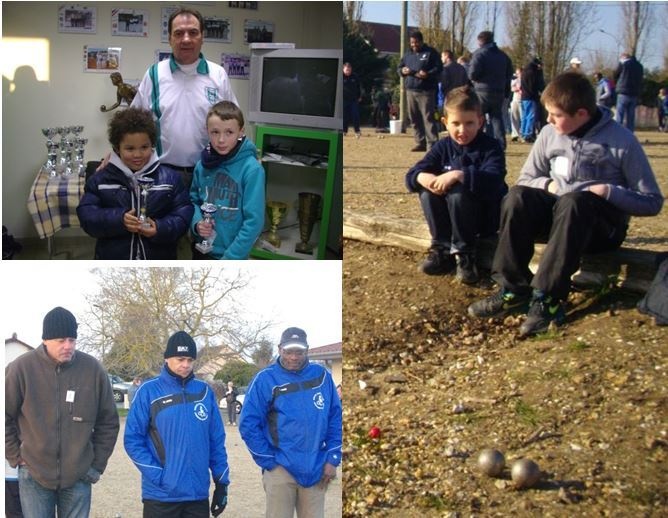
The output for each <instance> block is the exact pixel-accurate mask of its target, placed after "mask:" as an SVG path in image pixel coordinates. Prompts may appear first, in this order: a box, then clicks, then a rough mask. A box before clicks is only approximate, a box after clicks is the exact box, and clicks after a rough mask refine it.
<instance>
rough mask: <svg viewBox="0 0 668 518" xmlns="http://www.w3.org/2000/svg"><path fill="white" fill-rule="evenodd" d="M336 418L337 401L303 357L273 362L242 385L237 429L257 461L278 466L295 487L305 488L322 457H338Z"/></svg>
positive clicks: (321, 371)
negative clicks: (294, 364)
mask: <svg viewBox="0 0 668 518" xmlns="http://www.w3.org/2000/svg"><path fill="white" fill-rule="evenodd" d="M341 419H342V416H341V401H340V400H339V396H338V394H337V392H336V387H335V385H334V381H333V380H332V376H331V375H330V374H329V372H327V371H326V370H325V368H324V367H322V366H320V365H316V364H315V363H310V362H308V361H307V363H306V365H305V366H304V367H303V368H302V369H300V370H299V371H289V370H287V369H284V368H283V367H282V366H281V364H280V362H279V361H277V362H276V363H274V364H272V365H270V366H269V367H267V368H266V369H264V370H262V371H260V372H258V373H257V375H256V376H255V378H254V379H253V382H252V383H251V385H250V387H249V388H248V391H247V392H246V398H245V399H244V406H243V408H242V409H241V422H240V423H239V432H240V433H241V437H242V438H243V440H244V442H245V443H246V446H247V447H248V449H249V450H250V453H251V455H252V456H253V460H255V463H256V464H257V465H258V466H260V467H261V468H262V469H268V470H272V469H274V468H275V467H276V466H277V465H280V466H283V467H284V468H285V469H286V470H287V471H288V473H290V474H291V475H292V476H293V477H294V479H295V480H296V481H297V483H298V484H299V485H300V486H303V487H311V486H313V485H315V484H317V483H318V482H319V481H320V479H321V478H322V472H323V467H324V466H325V463H326V462H328V463H330V464H331V465H333V466H338V465H339V464H340V462H341V434H342V429H341Z"/></svg>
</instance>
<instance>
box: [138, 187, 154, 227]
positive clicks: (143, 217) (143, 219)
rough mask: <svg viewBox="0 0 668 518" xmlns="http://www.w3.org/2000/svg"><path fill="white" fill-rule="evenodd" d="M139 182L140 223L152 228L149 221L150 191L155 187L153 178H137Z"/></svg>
mask: <svg viewBox="0 0 668 518" xmlns="http://www.w3.org/2000/svg"><path fill="white" fill-rule="evenodd" d="M137 183H138V184H139V189H140V193H141V195H140V201H139V224H140V225H141V228H143V229H145V230H146V229H149V228H151V224H150V223H149V221H148V214H147V209H148V191H149V190H150V189H151V187H153V178H148V177H146V176H143V177H141V178H137Z"/></svg>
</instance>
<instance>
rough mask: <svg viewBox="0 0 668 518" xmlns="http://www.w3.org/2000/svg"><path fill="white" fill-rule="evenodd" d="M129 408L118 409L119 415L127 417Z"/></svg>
mask: <svg viewBox="0 0 668 518" xmlns="http://www.w3.org/2000/svg"><path fill="white" fill-rule="evenodd" d="M128 412H129V410H128V409H127V408H119V409H118V417H127V416H128Z"/></svg>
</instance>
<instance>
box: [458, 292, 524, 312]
mask: <svg viewBox="0 0 668 518" xmlns="http://www.w3.org/2000/svg"><path fill="white" fill-rule="evenodd" d="M530 298H531V296H530V295H529V294H526V295H521V294H518V293H513V292H512V291H508V290H506V289H504V288H501V289H500V290H499V291H497V292H496V293H495V294H494V295H491V296H490V297H487V298H486V299H482V300H478V301H477V302H474V303H473V304H471V305H470V306H469V309H468V313H469V315H471V316H472V317H479V318H490V317H502V316H505V315H507V314H508V313H512V312H515V311H523V310H524V309H525V308H526V305H527V303H528V302H529V300H530Z"/></svg>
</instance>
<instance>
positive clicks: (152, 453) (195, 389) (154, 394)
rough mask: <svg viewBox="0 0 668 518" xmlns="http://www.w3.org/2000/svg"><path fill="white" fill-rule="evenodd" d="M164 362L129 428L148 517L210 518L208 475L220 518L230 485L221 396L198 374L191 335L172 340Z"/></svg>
mask: <svg viewBox="0 0 668 518" xmlns="http://www.w3.org/2000/svg"><path fill="white" fill-rule="evenodd" d="M164 358H165V364H164V366H163V368H162V371H161V373H160V374H159V375H158V376H157V377H155V378H152V379H150V380H148V381H146V382H144V383H142V384H141V385H140V386H139V388H138V389H137V393H136V394H135V398H134V400H133V402H132V406H131V407H130V413H129V414H128V419H127V422H126V425H125V451H126V452H127V454H128V455H129V456H130V458H131V459H132V461H133V462H134V463H135V465H136V466H137V469H139V471H140V472H141V475H142V477H141V478H142V502H143V503H144V511H143V516H144V518H161V517H164V516H170V517H174V518H179V517H182V516H183V517H185V516H188V517H192V518H197V517H201V518H208V516H209V486H210V485H211V483H210V482H209V470H210V471H211V475H212V477H213V481H214V484H215V486H216V487H215V491H214V493H213V501H212V503H211V508H210V510H211V513H212V514H213V516H218V515H219V514H221V513H222V512H223V510H224V509H225V506H226V505H227V486H228V484H229V483H230V479H229V467H228V464H227V451H226V450H225V429H224V428H223V421H222V419H221V417H220V411H219V410H218V405H217V403H216V396H215V394H214V393H213V391H212V390H211V389H210V388H209V386H208V385H207V384H206V383H204V382H203V381H201V380H198V379H196V378H195V375H194V374H193V364H194V362H195V360H196V359H197V345H196V344H195V341H194V340H193V338H192V337H191V336H190V335H189V334H188V333H186V332H185V331H177V332H176V333H174V334H173V335H172V336H171V337H170V338H169V340H168V341H167V347H166V348H165V353H164ZM186 467H187V469H185V468H186ZM182 468H184V469H182Z"/></svg>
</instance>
